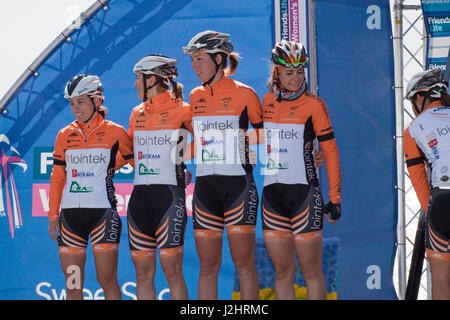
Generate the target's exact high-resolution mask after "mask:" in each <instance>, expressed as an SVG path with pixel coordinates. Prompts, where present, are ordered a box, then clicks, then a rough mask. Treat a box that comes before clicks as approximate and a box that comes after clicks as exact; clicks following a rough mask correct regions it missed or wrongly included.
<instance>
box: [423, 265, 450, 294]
mask: <svg viewBox="0 0 450 320" xmlns="http://www.w3.org/2000/svg"><path fill="white" fill-rule="evenodd" d="M428 261H429V263H430V270H431V295H432V298H433V300H450V261H444V260H439V259H434V258H429V259H428Z"/></svg>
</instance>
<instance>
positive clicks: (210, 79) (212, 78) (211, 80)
mask: <svg viewBox="0 0 450 320" xmlns="http://www.w3.org/2000/svg"><path fill="white" fill-rule="evenodd" d="M209 56H210V57H211V60H212V61H213V62H214V64H215V65H216V72H214V74H213V76H212V77H211V78H209V80H208V81H206V82H203V83H202V85H203V86H204V87H206V86H207V85H209V84H211V82H213V80H214V78H215V77H216V75H217V72H219V67H220V65H219V64H218V63H217V61H216V59H215V58H214V54H211V53H210V54H209Z"/></svg>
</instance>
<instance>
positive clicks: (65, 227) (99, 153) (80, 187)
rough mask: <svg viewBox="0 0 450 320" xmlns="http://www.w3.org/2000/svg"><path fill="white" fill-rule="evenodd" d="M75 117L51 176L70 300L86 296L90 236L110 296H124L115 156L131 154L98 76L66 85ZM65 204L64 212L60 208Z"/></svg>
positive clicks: (53, 215) (54, 228)
mask: <svg viewBox="0 0 450 320" xmlns="http://www.w3.org/2000/svg"><path fill="white" fill-rule="evenodd" d="M64 97H65V98H66V99H68V100H69V101H70V105H71V109H72V112H73V114H74V116H75V119H76V120H75V121H74V122H72V123H71V124H69V125H68V126H66V127H64V128H63V129H62V130H61V131H59V133H58V135H57V136H56V142H55V150H54V153H53V158H54V160H53V170H52V174H51V179H50V197H49V206H50V210H49V218H50V219H49V220H50V222H49V233H50V237H51V238H53V239H54V240H55V241H57V242H58V247H59V255H60V260H61V266H62V269H63V272H64V274H65V277H66V294H67V296H66V298H67V299H68V300H69V299H83V283H84V265H85V261H86V247H87V245H88V241H89V237H90V239H91V243H92V247H93V252H94V258H95V266H96V271H97V280H98V282H99V283H100V285H101V287H102V288H103V291H104V293H105V298H106V299H121V293H120V288H119V285H118V282H117V263H118V248H119V240H120V235H121V227H122V222H121V220H120V217H119V215H118V213H117V210H116V199H115V196H114V185H113V182H112V179H113V177H114V171H115V169H118V168H119V167H117V166H116V156H117V154H118V152H120V153H121V155H122V157H123V158H125V159H131V158H132V157H133V151H132V142H131V140H130V139H129V137H128V134H127V132H126V130H125V129H124V128H123V127H121V126H120V125H118V124H115V123H114V122H111V121H108V120H105V116H106V108H105V107H103V106H102V103H103V101H104V97H103V88H102V84H101V83H100V80H99V78H98V77H97V76H92V75H79V76H76V77H74V78H73V79H71V80H70V81H69V82H68V83H67V85H66V87H65V95H64ZM60 208H61V211H60Z"/></svg>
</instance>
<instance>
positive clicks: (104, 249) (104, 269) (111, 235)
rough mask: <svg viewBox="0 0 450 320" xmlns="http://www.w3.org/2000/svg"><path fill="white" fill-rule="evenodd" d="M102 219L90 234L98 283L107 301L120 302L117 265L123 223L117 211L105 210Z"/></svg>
mask: <svg viewBox="0 0 450 320" xmlns="http://www.w3.org/2000/svg"><path fill="white" fill-rule="evenodd" d="M100 212H101V210H100ZM100 217H101V218H100V219H98V221H96V223H95V225H93V228H92V231H91V232H90V234H91V242H92V249H93V252H94V259H95V267H96V271H97V281H98V282H99V284H100V286H101V287H102V288H103V291H104V294H105V299H106V300H120V299H121V298H122V296H121V293H120V287H119V283H118V282H117V264H118V258H119V242H120V235H121V232H122V221H121V220H120V217H119V215H118V213H117V210H116V209H111V208H108V209H105V210H104V211H103V214H101V216H100Z"/></svg>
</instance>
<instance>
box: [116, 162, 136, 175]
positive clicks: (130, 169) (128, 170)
mask: <svg viewBox="0 0 450 320" xmlns="http://www.w3.org/2000/svg"><path fill="white" fill-rule="evenodd" d="M133 170H134V169H133V167H132V166H131V164H129V163H127V164H126V165H124V166H123V167H122V168H120V169H119V170H117V171H116V172H120V173H123V174H130V173H132V172H133Z"/></svg>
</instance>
